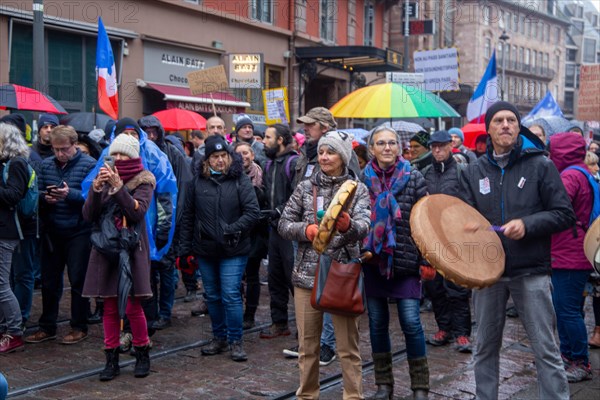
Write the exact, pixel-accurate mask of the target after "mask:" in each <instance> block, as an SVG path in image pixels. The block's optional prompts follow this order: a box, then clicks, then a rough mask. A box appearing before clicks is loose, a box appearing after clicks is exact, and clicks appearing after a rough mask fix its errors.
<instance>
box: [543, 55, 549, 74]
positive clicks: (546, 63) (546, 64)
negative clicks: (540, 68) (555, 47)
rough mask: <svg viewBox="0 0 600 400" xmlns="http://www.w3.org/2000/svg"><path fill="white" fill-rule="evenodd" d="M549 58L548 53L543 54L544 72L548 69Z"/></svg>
mask: <svg viewBox="0 0 600 400" xmlns="http://www.w3.org/2000/svg"><path fill="white" fill-rule="evenodd" d="M549 58H550V57H549V56H548V53H544V69H545V70H546V71H548V70H549V69H550V65H549Z"/></svg>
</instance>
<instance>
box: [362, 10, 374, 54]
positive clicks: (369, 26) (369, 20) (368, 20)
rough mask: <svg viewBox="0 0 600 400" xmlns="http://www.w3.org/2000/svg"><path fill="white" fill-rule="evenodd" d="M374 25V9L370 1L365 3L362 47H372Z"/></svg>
mask: <svg viewBox="0 0 600 400" xmlns="http://www.w3.org/2000/svg"><path fill="white" fill-rule="evenodd" d="M374 24H375V7H373V4H372V3H371V2H370V1H365V24H364V27H365V28H364V31H365V34H364V45H365V46H373V36H374Z"/></svg>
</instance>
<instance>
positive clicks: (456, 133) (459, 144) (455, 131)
mask: <svg viewBox="0 0 600 400" xmlns="http://www.w3.org/2000/svg"><path fill="white" fill-rule="evenodd" d="M448 133H450V136H452V146H453V147H454V148H455V149H456V150H458V151H460V152H461V153H463V154H465V155H466V156H467V159H468V161H469V163H472V162H475V161H476V160H477V154H475V153H473V152H472V151H471V150H469V149H468V148H467V146H465V145H464V144H463V142H464V141H465V134H464V133H463V131H462V129H460V128H450V130H449V131H448Z"/></svg>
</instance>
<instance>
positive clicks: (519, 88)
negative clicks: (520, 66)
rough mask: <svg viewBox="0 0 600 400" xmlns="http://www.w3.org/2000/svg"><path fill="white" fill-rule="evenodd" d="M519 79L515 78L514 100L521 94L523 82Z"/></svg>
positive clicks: (517, 99)
mask: <svg viewBox="0 0 600 400" xmlns="http://www.w3.org/2000/svg"><path fill="white" fill-rule="evenodd" d="M522 82H523V81H522V80H521V79H517V85H516V89H515V101H519V100H520V99H521V97H522V95H523V92H522V90H523V84H522Z"/></svg>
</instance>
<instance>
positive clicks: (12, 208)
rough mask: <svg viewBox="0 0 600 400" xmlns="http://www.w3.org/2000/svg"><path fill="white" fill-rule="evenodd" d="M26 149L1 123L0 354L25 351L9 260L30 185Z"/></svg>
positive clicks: (10, 128) (12, 129) (14, 131)
mask: <svg viewBox="0 0 600 400" xmlns="http://www.w3.org/2000/svg"><path fill="white" fill-rule="evenodd" d="M27 157H29V147H27V144H26V143H25V139H23V136H22V135H21V132H19V130H18V129H17V128H15V127H14V126H12V125H8V124H2V123H0V176H2V177H4V175H5V171H4V170H5V169H6V168H9V171H8V174H7V177H6V179H4V178H3V179H0V320H4V323H5V324H6V331H5V332H4V333H3V334H2V336H1V337H0V354H6V353H12V352H14V351H17V350H23V349H24V343H23V331H22V329H21V322H22V321H21V308H20V307H19V302H18V301H17V298H16V297H15V295H14V293H13V291H12V290H11V288H10V269H11V263H12V256H13V252H14V250H15V248H16V247H17V245H18V244H19V232H18V229H17V222H16V218H15V217H16V214H15V213H16V212H17V211H16V207H17V204H18V203H19V201H20V200H21V199H22V198H23V197H24V196H25V193H26V192H27V186H28V182H29V167H28V165H27Z"/></svg>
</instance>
